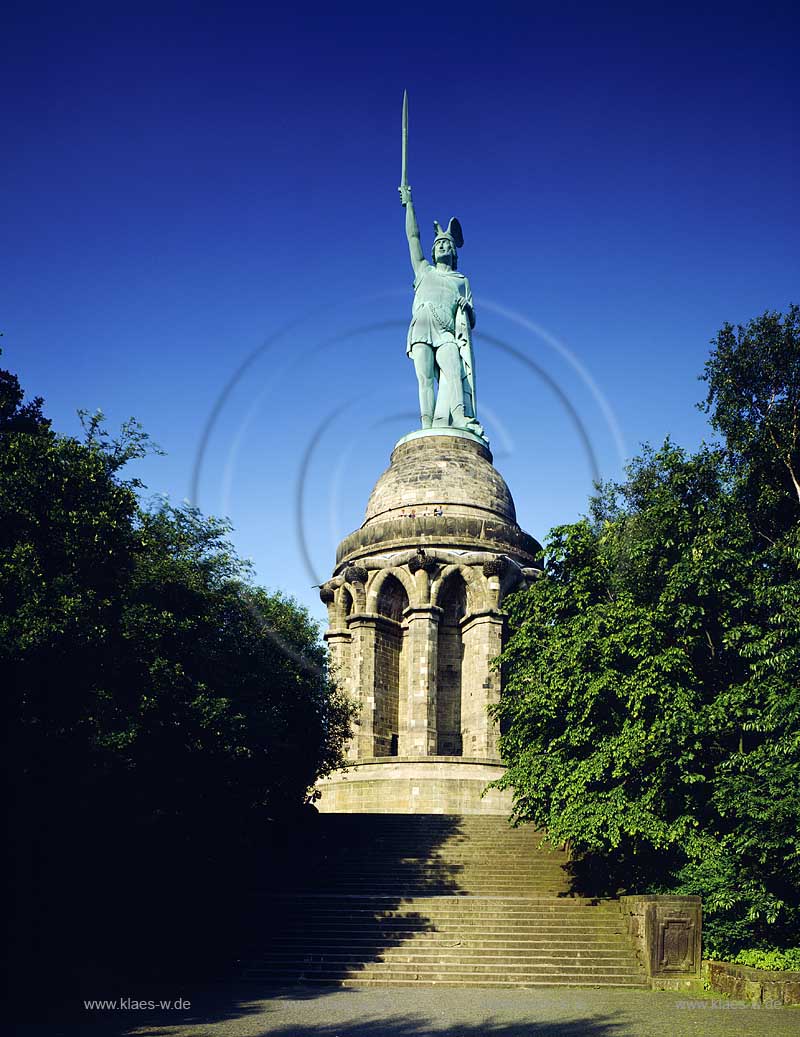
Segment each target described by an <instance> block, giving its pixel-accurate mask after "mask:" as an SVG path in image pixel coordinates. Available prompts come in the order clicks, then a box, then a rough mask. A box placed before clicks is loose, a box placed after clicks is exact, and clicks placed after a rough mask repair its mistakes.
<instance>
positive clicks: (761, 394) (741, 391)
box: [700, 306, 800, 506]
mask: <svg viewBox="0 0 800 1037" xmlns="http://www.w3.org/2000/svg"><path fill="white" fill-rule="evenodd" d="M711 344H712V345H713V346H714V349H713V351H712V353H711V356H710V357H709V359H708V361H707V363H706V366H705V371H704V373H703V375H702V378H703V380H704V381H706V382H708V395H707V397H706V400H705V402H704V403H703V404H701V405H700V406H701V408H702V409H703V410H705V411H706V412H707V413H709V414H710V415H711V417H710V421H711V425H712V427H713V428H714V429H715V430H716V431H717V432H719V433H721V434H722V435H723V436H724V438H725V442H726V445H727V447H728V450H729V451H730V452H731V454H732V456H733V457H734V458H736V459H737V460H738V461H739V463H740V464H741V466H742V467H743V468H745V469H747V468H751V469H756V470H761V471H762V472H763V470H764V469H768V470H771V471H773V472H775V471H776V470H777V471H778V472H780V473H781V475H782V477H783V478H782V479H780V480H779V481H781V482H784V484H785V482H786V480H788V481H789V482H790V484H791V487H792V488H793V490H794V495H795V496H796V497H797V499H798V501H800V306H790V307H789V311H788V313H787V314H786V315H785V316H783V315H782V314H780V313H770V312H767V313H764V314H763V315H762V316H760V317H757V318H756V319H755V320H751V321H750V322H749V323H748V324H747V325H744V326H743V325H741V324H740V325H738V326H737V327H736V328H734V326H733V325H732V324H725V325H724V326H723V327H722V329H721V330H720V331H719V333H718V334H717V336H716V337H715V338H714V339H712V341H711ZM772 503H773V506H774V503H775V502H774V500H773V501H772Z"/></svg>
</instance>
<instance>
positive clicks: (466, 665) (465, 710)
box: [461, 609, 505, 760]
mask: <svg viewBox="0 0 800 1037" xmlns="http://www.w3.org/2000/svg"><path fill="white" fill-rule="evenodd" d="M504 624H505V615H504V614H503V613H502V612H499V611H497V610H495V609H490V610H488V611H486V612H476V613H473V614H472V615H469V616H466V617H465V618H464V619H463V620H462V621H461V636H462V639H463V642H464V662H463V665H462V671H461V745H462V749H461V752H462V755H464V756H475V757H478V758H480V759H492V760H496V759H499V757H500V750H499V748H498V741H499V738H500V732H499V730H498V727H497V724H496V723H495V722H494V721H493V720H492V719H491V718H490V717H489V713H488V711H487V706H490V705H494V704H495V703H496V702H499V701H500V691H501V680H500V673H499V672H498V671H497V670H493V669H492V668H491V661H492V659H494V658H495V657H496V656H498V655H499V654H500V652H501V651H502V649H503V629H504Z"/></svg>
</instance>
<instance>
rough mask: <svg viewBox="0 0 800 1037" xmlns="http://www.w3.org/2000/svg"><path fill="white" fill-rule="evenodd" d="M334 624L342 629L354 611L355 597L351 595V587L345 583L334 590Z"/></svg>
mask: <svg viewBox="0 0 800 1037" xmlns="http://www.w3.org/2000/svg"><path fill="white" fill-rule="evenodd" d="M335 600H336V606H335V607H336V626H337V627H338V628H339V629H344V628H345V627H346V626H347V619H348V617H349V616H351V615H352V614H353V612H354V611H355V607H356V605H355V599H354V597H353V592H352V588H351V587H350V586H348V585H347V584H346V583H343V584H342V586H341V587H340V588H339V589H338V591H337V592H336V599H335Z"/></svg>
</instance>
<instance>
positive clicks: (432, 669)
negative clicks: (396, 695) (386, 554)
mask: <svg viewBox="0 0 800 1037" xmlns="http://www.w3.org/2000/svg"><path fill="white" fill-rule="evenodd" d="M441 614H442V610H441V609H440V608H437V606H436V605H426V606H424V607H421V608H408V609H406V610H405V612H404V614H403V618H404V620H405V624H404V625H405V626H406V629H407V633H406V645H407V648H406V652H407V655H406V660H407V663H406V674H407V681H406V695H405V702H403V701H401V703H400V738H399V744H398V754H399V755H400V756H435V755H436V740H437V738H436V655H437V648H438V635H439V617H440V616H441Z"/></svg>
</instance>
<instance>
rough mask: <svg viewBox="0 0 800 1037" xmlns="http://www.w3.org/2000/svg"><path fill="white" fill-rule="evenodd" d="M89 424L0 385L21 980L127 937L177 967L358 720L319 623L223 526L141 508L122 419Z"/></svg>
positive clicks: (335, 761)
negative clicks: (127, 470)
mask: <svg viewBox="0 0 800 1037" xmlns="http://www.w3.org/2000/svg"><path fill="white" fill-rule="evenodd" d="M83 420H84V429H85V437H84V440H83V441H82V442H81V441H78V440H77V439H74V438H72V437H68V436H62V435H59V434H57V433H54V432H53V431H52V430H51V428H50V423H49V421H47V420H46V419H45V418H43V416H42V413H41V401H40V400H35V401H33V403H30V404H24V403H23V394H22V391H21V390H20V388H19V384H18V382H17V380H16V378H15V377H14V376H13V375H11V374H9V373H8V372H0V683H1V684H2V686H3V687H4V689H6V695H5V697H4V708H5V721H6V731H7V752H6V754H5V759H4V768H5V775H6V779H7V784H8V785H9V790H8V791H9V792H10V800H11V802H12V804H13V806H12V817H11V822H12V829H13V832H14V843H13V845H14V851H15V854H14V856H15V861H14V863H15V869H16V876H15V888H16V894H17V895H16V898H15V899H16V905H17V912H18V914H17V918H16V920H15V923H12V930H13V929H14V926H16V932H15V935H16V937H17V942H16V944H15V945H14V962H13V963H14V964H15V965H17V966H18V967H19V968H20V969H21V970H22V971H23V972H25V971H26V970H27V973H28V974H30V975H34V974H39V970H40V969H42V968H44V969H46V968H47V967H48V966H49V964H53V963H56V964H58V963H60V961H61V958H60V955H62V956H64V957H66V958H68V959H69V960H70V961H73V960H74V961H78V962H79V961H80V960H81V953H82V952H83V953H86V954H93V953H94V952H93V951H91V949H90V944H92V943H94V944H98V943H100V944H103V945H104V946H106V947H107V950H108V955H107V957H108V958H109V959H114V957H115V955H116V956H121V957H122V958H124V957H125V955H126V954H129V955H135V954H136V953H137V947H138V943H137V939H138V938H141V939H142V940H147V941H150V943H151V944H154V946H152V947H150V948H149V949H148V955H150V957H149V958H148V960H149V961H152V962H159V961H162V962H163V955H165V954H169V953H171V954H173V955H175V956H178V957H179V956H180V955H183V956H184V957H185V958H186V959H187V960H190V959H191V954H192V952H193V951H194V950H195V949H196V948H197V947H199V946H200V943H199V942H198V941H197V940H195V939H194V935H193V934H196V933H197V932H199V929H200V928H205V929H208V926H209V925H210V924H211V923H212V922H213V920H214V919H216V922H217V923H219V924H220V925H222V924H223V922H224V923H225V924H227V919H228V918H229V917H233V916H234V915H235V910H234V908H235V905H236V904H237V899H236V898H237V896H239V895H240V894H239V891H238V886H239V883H240V882H241V880H242V879H243V878H244V877H245V876H246V873H247V868H248V866H249V864H248V860H249V858H248V853H249V852H250V849H252V847H253V846H255V845H256V844H259V845H261V846H262V847H263V846H265V845H268V844H269V842H270V839H271V838H272V835H271V833H274V832H275V831H277V829H276V827H275V825H276V822H280V821H281V820H285V819H288V818H291V817H292V816H293V815H296V814H297V813H298V812H299V811H301V809H302V808H303V805H304V804H305V803H306V801H307V798H308V795H309V792H310V789H311V787H312V786H313V785H314V783H315V782H316V780H317V778H318V777H319V776H321V775H323V774H326V773H328V772H329V771H330V770H331V769H333V768H335V767H336V766H338V765H339V764H340V762H341V758H342V749H343V744H344V739H345V738H346V736H347V734H348V729H349V724H350V721H351V716H352V711H351V707H350V706H349V704H348V703H347V701H346V700H345V698H344V697H343V695H342V694H340V693H339V691H338V690H337V689H336V688H335V687H334V686H333V685H332V683H331V682H330V680H329V679H328V676H327V673H326V669H325V655H324V651H323V648H322V646H321V644H320V642H319V637H318V630H317V627H316V624H315V623H313V622H312V620H311V619H310V617H309V616H308V614H307V612H306V611H305V610H304V609H302V608H301V607H299V606H298V605H297V604H296V603H295V602H294V601H292V599H290V598H288V597H286V596H284V595H282V594H280V593H275V592H268V591H267V590H265V589H263V588H261V587H258V586H256V585H254V583H253V582H252V580H251V578H250V573H249V571H248V567H247V565H246V564H245V563H243V562H242V561H241V560H240V559H239V558H238V557H237V556H236V554H235V552H234V550H233V548H232V547H231V545H230V543H229V541H228V535H229V532H230V528H229V526H228V524H227V523H225V522H222V521H220V520H217V519H213V518H206V517H204V516H203V515H201V514H200V512H199V511H197V509H195V508H192V507H189V506H183V507H178V508H175V507H172V506H170V505H168V504H166V503H163V502H161V503H157V504H155V505H153V506H150V507H145V506H143V505H142V504H141V502H140V498H139V493H138V490H139V489H140V485H139V484H138V482H137V481H136V480H133V479H129V480H125V479H124V478H123V477H122V474H123V469H124V466H125V464H126V463H127V462H128V461H129V460H131V459H132V458H136V457H141V456H142V455H143V454H144V453H145V452H146V451H147V450H149V449H151V445H150V443H149V440H148V438H147V436H146V435H145V434H144V433H143V432H142V430H141V428H140V427H139V426H138V425H137V424H136V422H135V421H131V422H128V423H126V425H125V426H123V429H122V433H121V435H120V436H119V437H118V438H116V439H112V438H111V437H110V436H109V435H108V434H107V433H106V431H105V429H104V427H103V424H102V417H101V415H94V416H93V417H87V416H86V415H83ZM65 847H70V848H71V851H70V852H69V853H65ZM155 861H158V867H157V868H156V867H154V862H155ZM253 861H255V858H253ZM200 897H202V901H203V910H202V911H198V902H199V901H198V898H200ZM104 898H106V899H107V900H111V901H115V900H116V901H118V902H119V903H124V904H125V905H126V907H125V910H126V919H127V921H126V924H125V925H124V926H122V927H120V926H116V927H115V926H114V924H113V918H114V915H113V913H109V911H108V905H107V903H104ZM71 904H73V905H75V910H78V907H77V905H81V906H80V917H74V918H73V917H71V916H70V915H69V911H70V910H71V908H70V905H71ZM167 908H169V911H168V910H167ZM162 910H163V916H162V915H161V913H160V912H161V911H162ZM65 913H66V914H65ZM181 924H183V927H184V928H183V931H181V932H180V933H179V934H178V936H176V935H175V932H173V930H174V928H175V927H176V926H177V927H178V928H180V925H181ZM165 925H169V927H170V931H171V933H172V935H171V940H172V941H173V942H172V943H170V942H169V941H166V940H162V939H160V938H159V937H158V933H159V931H160V927H163V926H165ZM165 931H166V930H165ZM212 931H213V925H212ZM59 933H60V934H62V935H61V936H59V935H58V934H59ZM137 933H138V937H137ZM76 934H77V935H76ZM62 937H63V941H64V942H63V944H60V943H59V941H60V940H61V939H62ZM81 938H84V939H85V940H86V941H87V944H86V947H84V948H83V949H81V945H80V939H81ZM54 941H55V942H54ZM212 955H213V951H212ZM206 958H207V961H206V964H208V965H212V966H213V956H212V958H211V959H209V958H208V952H206ZM51 979H53V977H51ZM56 980H57V977H56Z"/></svg>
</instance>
